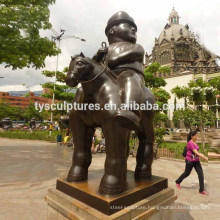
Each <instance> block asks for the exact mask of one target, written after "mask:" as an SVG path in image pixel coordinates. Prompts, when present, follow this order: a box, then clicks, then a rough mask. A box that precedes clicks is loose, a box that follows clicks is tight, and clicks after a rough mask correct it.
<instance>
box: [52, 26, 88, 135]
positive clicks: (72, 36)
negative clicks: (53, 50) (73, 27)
mask: <svg viewBox="0 0 220 220" xmlns="http://www.w3.org/2000/svg"><path fill="white" fill-rule="evenodd" d="M51 31H52V32H53V34H54V35H55V36H52V40H54V41H56V40H57V41H58V48H59V49H60V41H61V40H63V39H68V38H74V39H78V40H81V41H83V42H85V41H86V40H85V39H83V38H80V37H77V36H75V35H68V36H63V35H64V32H65V31H66V30H63V29H60V32H61V33H60V34H58V33H57V32H56V31H55V30H54V29H53V28H51ZM58 62H59V54H57V61H56V70H55V79H54V86H53V98H52V104H54V101H55V88H56V79H57V71H58ZM50 122H51V124H52V123H53V112H52V111H51V117H50ZM51 131H52V129H50V135H51Z"/></svg>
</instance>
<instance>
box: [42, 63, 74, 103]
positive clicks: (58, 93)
mask: <svg viewBox="0 0 220 220" xmlns="http://www.w3.org/2000/svg"><path fill="white" fill-rule="evenodd" d="M67 71H68V67H65V68H64V70H63V71H62V72H60V71H57V73H56V81H57V82H58V83H65V78H66V73H67ZM42 74H43V75H45V76H46V77H50V78H52V77H54V76H55V71H48V70H45V71H43V72H42ZM42 87H43V88H46V89H47V91H48V92H47V93H45V94H42V97H44V98H48V99H52V97H53V89H54V83H51V82H47V83H44V84H43V85H42ZM72 90H73V88H71V87H69V86H67V85H63V84H56V86H55V91H54V95H55V99H56V100H60V101H67V102H72V101H73V98H74V96H75V94H74V93H72V92H71V91H72Z"/></svg>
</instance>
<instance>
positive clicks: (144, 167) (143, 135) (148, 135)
mask: <svg viewBox="0 0 220 220" xmlns="http://www.w3.org/2000/svg"><path fill="white" fill-rule="evenodd" d="M137 136H138V139H139V147H138V151H137V156H136V161H137V164H136V169H135V178H137V179H138V178H143V179H146V178H149V177H151V175H152V173H151V166H152V163H153V143H154V128H153V112H152V111H148V112H144V113H143V118H142V121H141V124H140V129H139V130H138V131H137Z"/></svg>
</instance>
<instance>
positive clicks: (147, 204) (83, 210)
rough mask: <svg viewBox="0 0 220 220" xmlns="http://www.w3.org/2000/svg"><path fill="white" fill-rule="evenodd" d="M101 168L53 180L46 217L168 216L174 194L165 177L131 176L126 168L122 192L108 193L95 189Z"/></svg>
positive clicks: (121, 217) (136, 217)
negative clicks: (76, 179) (84, 177)
mask: <svg viewBox="0 0 220 220" xmlns="http://www.w3.org/2000/svg"><path fill="white" fill-rule="evenodd" d="M102 174H103V171H101V170H98V171H90V172H89V178H88V179H89V180H88V181H85V182H80V183H68V182H67V181H66V179H65V178H60V179H58V180H57V187H56V188H57V189H50V190H49V191H48V195H47V196H46V201H47V203H48V215H47V219H48V220H58V219H59V220H64V219H102V220H103V219H151V218H152V219H158V220H159V219H172V212H173V210H172V209H168V208H167V207H166V206H171V205H172V204H173V202H174V200H175V199H176V198H177V197H176V195H174V190H173V189H171V188H169V187H168V186H167V179H166V178H163V177H158V176H152V177H151V178H149V179H146V180H135V179H134V172H133V171H128V172H127V189H126V191H125V192H123V193H121V194H119V195H114V196H109V195H101V194H99V192H98V185H99V182H100V178H101V176H102Z"/></svg>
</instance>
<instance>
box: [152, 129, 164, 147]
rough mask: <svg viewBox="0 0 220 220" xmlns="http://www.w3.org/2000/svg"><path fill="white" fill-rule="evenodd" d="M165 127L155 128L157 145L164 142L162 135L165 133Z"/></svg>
mask: <svg viewBox="0 0 220 220" xmlns="http://www.w3.org/2000/svg"><path fill="white" fill-rule="evenodd" d="M165 131H166V129H165V128H158V127H157V128H155V129H154V132H155V142H156V143H157V145H158V147H160V146H161V144H162V143H163V142H164V139H163V136H164V134H165Z"/></svg>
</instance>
